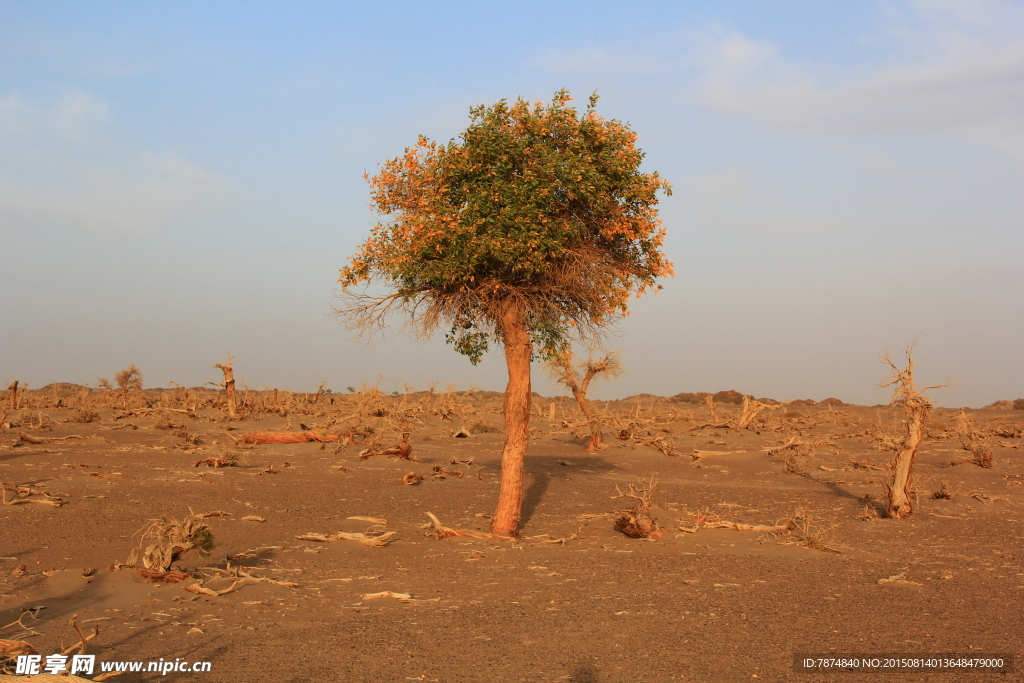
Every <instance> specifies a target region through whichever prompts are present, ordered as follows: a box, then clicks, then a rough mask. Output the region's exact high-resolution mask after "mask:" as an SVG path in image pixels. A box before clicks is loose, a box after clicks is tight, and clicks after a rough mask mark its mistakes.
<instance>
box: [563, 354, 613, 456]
mask: <svg viewBox="0 0 1024 683" xmlns="http://www.w3.org/2000/svg"><path fill="white" fill-rule="evenodd" d="M572 360H573V358H572V350H571V349H567V350H565V351H564V352H562V353H560V354H558V355H556V356H554V357H552V358H551V359H550V360H549V361H548V362H547V370H548V372H549V373H550V374H551V376H552V377H553V378H554V379H555V381H556V382H558V383H559V384H561V385H562V386H564V387H566V388H567V389H568V390H569V391H571V392H572V395H573V397H574V398H575V399H576V402H577V403H578V404H579V406H580V410H581V411H583V416H584V417H586V419H587V422H588V423H589V424H590V442H589V443H588V444H587V450H588V451H596V450H598V449H599V448H602V447H603V444H604V435H603V434H602V433H601V421H600V420H599V419H598V417H597V414H596V413H595V412H594V409H593V408H592V407H591V406H590V402H589V401H588V400H587V390H588V389H589V388H590V383H591V382H592V381H593V380H594V378H595V377H597V376H598V375H604V376H606V377H617V376H618V375H620V374H622V364H621V363H620V362H619V358H618V356H617V355H616V354H615V353H614V352H609V353H606V354H605V355H604V357H603V358H601V359H599V360H594V359H593V358H588V359H587V360H585V361H583V363H581V364H580V365H579V367H576V366H575V365H573V362H572ZM552 405H554V404H552Z"/></svg>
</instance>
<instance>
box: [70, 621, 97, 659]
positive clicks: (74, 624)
mask: <svg viewBox="0 0 1024 683" xmlns="http://www.w3.org/2000/svg"><path fill="white" fill-rule="evenodd" d="M71 628H73V629H75V631H76V632H77V633H78V642H77V643H75V644H74V645H72V646H71V647H69V648H65V649H64V650H61V654H62V655H65V656H66V655H69V654H71V653H72V652H74V651H75V650H78V654H81V655H84V654H86V647H85V644H86V643H88V642H89V641H90V640H93V639H94V638H95V637H96V636H98V635H99V634H100V627H99V626H94V627H93V632H92V635H91V636H86V635H85V634H84V633H82V628H81V627H80V626H79V625H78V615H77V614H72V615H71Z"/></svg>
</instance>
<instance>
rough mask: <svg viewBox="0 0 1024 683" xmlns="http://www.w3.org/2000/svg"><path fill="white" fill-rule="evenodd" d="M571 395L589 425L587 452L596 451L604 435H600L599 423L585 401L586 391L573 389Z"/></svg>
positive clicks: (602, 441) (584, 388)
mask: <svg viewBox="0 0 1024 683" xmlns="http://www.w3.org/2000/svg"><path fill="white" fill-rule="evenodd" d="M588 379H589V378H588ZM572 395H573V396H575V397H576V403H578V404H579V405H580V410H581V411H583V416H584V417H585V418H587V421H588V422H589V423H590V443H588V444H587V450H588V451H596V450H597V449H598V448H600V445H601V444H603V443H604V435H603V434H601V423H600V422H598V421H597V417H596V416H595V415H594V411H593V410H592V409H591V408H590V401H588V400H587V389H586V387H583V388H574V389H572Z"/></svg>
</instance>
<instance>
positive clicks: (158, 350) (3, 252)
mask: <svg viewBox="0 0 1024 683" xmlns="http://www.w3.org/2000/svg"><path fill="white" fill-rule="evenodd" d="M563 87H565V88H568V89H569V90H571V91H572V92H573V93H574V94H575V95H576V96H577V99H579V100H581V101H585V99H586V96H587V95H589V94H590V93H591V92H593V91H595V90H597V91H598V92H599V94H600V95H601V101H600V104H599V111H601V113H602V114H604V115H605V116H607V117H610V118H618V119H621V120H624V121H627V122H629V123H630V125H632V127H633V128H634V130H636V132H637V133H638V135H639V144H640V146H641V148H642V149H644V151H645V152H647V159H646V162H645V167H646V168H647V169H649V170H657V171H659V172H660V173H661V174H662V175H663V176H665V177H666V178H667V179H669V180H670V181H671V182H673V184H674V186H675V193H674V195H673V196H672V197H670V198H667V199H665V200H664V201H663V203H662V207H661V213H662V218H663V220H664V222H665V225H666V227H667V228H668V231H669V237H668V241H667V244H666V250H667V251H668V253H669V256H670V258H671V259H672V260H673V261H674V262H675V264H676V272H677V277H675V278H672V279H669V280H667V281H666V282H665V283H664V284H665V289H664V291H663V292H661V293H659V294H657V295H655V296H651V297H648V298H646V299H643V300H640V301H638V302H636V304H635V305H634V313H633V315H632V316H630V317H629V318H628V319H627V320H625V321H624V322H623V324H622V325H620V326H619V328H618V329H617V331H616V333H615V335H613V336H611V337H610V338H609V339H608V341H607V343H608V346H609V347H610V348H615V349H617V350H619V351H620V352H621V354H622V357H623V361H624V365H625V368H626V374H625V375H624V376H623V377H621V378H620V379H617V380H615V381H614V382H613V383H608V384H606V385H602V386H597V387H595V394H597V395H599V396H601V397H606V398H611V397H621V396H626V395H630V394H635V393H639V392H648V393H654V394H660V395H671V394H675V393H678V392H681V391H702V390H703V391H717V390H720V389H737V390H739V391H743V392H749V393H754V394H756V395H758V396H771V397H775V398H780V399H784V398H815V399H821V398H825V397H826V396H837V397H839V398H841V399H843V400H847V401H855V402H859V403H869V404H874V403H881V402H886V401H887V400H888V396H887V394H886V393H885V392H883V391H879V390H878V389H877V388H876V384H877V382H878V381H879V380H881V379H883V378H884V377H885V374H886V372H885V368H884V367H883V365H882V364H881V363H880V362H879V361H878V354H879V353H881V352H883V351H885V350H887V349H889V350H893V351H895V352H899V351H900V349H901V348H902V347H903V346H904V345H905V344H906V343H907V342H909V341H911V340H912V339H914V338H915V337H919V342H918V357H919V361H920V364H919V366H918V372H919V376H920V379H921V381H922V382H924V383H927V384H937V383H940V382H942V381H945V380H946V379H947V377H948V378H950V379H952V380H954V383H955V384H956V385H957V388H956V389H950V390H944V391H942V392H940V393H937V394H936V395H935V398H936V400H937V401H938V402H939V403H941V404H944V405H971V406H980V405H983V404H985V403H989V402H991V401H994V400H997V399H1003V398H1018V397H1020V396H1024V360H1022V357H1024V356H1022V354H1021V351H1020V349H1021V346H1022V343H1021V342H1022V336H1024V335H1022V333H1024V304H1022V301H1024V297H1022V296H1021V291H1020V290H1021V285H1022V283H1024V260H1022V256H1024V224H1022V219H1024V192H1022V191H1021V188H1022V187H1024V3H1020V2H985V1H979V0H975V1H971V2H951V1H936V2H912V3H904V2H878V3H870V2H858V3H852V2H850V3H817V2H795V1H794V2H781V1H780V2H775V3H747V2H733V3H729V2H724V3H723V2H684V1H676V2H645V3H637V2H561V3H539V2H536V3H534V2H519V3H508V4H498V3H481V2H461V3H457V2H408V3H403V2H380V3H369V2H330V3H328V2H322V3H320V2H305V3H283V2H281V3H275V2H238V3H229V2H212V3H210V2H203V3H200V2H195V3H189V2H147V3H136V2H123V3H113V2H89V3H75V2H33V3H28V2H3V1H0V239H2V246H0V293H2V294H3V296H2V297H0V380H6V381H10V380H12V379H15V378H17V379H21V380H23V381H26V380H27V381H29V382H30V383H31V384H32V385H34V386H37V387H38V386H41V385H43V384H46V383H48V382H51V381H73V382H91V383H92V384H93V385H94V386H95V382H96V378H97V377H101V376H102V377H109V376H111V375H112V374H113V373H114V372H115V371H117V370H118V369H120V368H122V367H124V366H125V365H127V364H128V363H129V362H134V363H136V364H137V365H139V366H140V367H141V368H142V370H143V372H144V375H145V378H146V385H147V386H166V385H167V384H168V383H169V382H170V381H175V382H178V383H181V384H185V385H196V384H200V383H203V382H206V381H210V380H215V379H216V374H217V372H216V371H215V370H213V369H212V368H211V365H212V363H214V362H216V361H218V360H219V359H221V358H222V357H223V356H224V354H225V352H230V353H232V354H233V355H235V356H236V357H237V360H236V366H237V369H238V376H239V378H240V379H241V380H242V381H243V382H245V383H246V384H247V385H249V386H251V387H254V388H260V387H275V386H276V387H281V388H286V387H287V388H292V389H296V390H307V389H311V388H313V387H315V386H316V385H317V384H319V383H320V382H322V381H326V382H327V383H328V385H329V386H330V387H331V388H333V389H335V390H343V389H344V388H345V387H347V386H359V385H360V384H362V383H364V382H369V383H371V384H372V383H375V382H376V381H377V380H378V378H384V379H385V381H384V382H383V383H382V384H381V386H382V388H389V389H390V388H400V386H401V384H402V383H403V382H405V381H408V382H409V383H411V384H412V385H414V386H416V387H418V388H425V387H426V386H428V385H429V384H430V383H431V382H436V383H437V384H438V385H439V386H444V385H446V384H448V383H450V382H453V383H455V384H456V385H457V386H459V387H460V388H465V387H467V386H470V385H475V386H479V387H481V388H485V389H493V390H501V389H502V388H503V386H504V381H505V376H504V367H503V362H502V359H501V357H500V356H496V355H493V354H492V355H491V356H489V357H488V358H486V359H485V361H484V363H483V364H481V365H480V366H478V367H475V368H474V367H472V366H470V364H469V363H468V362H467V361H466V360H465V359H464V358H463V357H461V356H459V355H457V354H456V353H454V352H453V351H452V350H451V349H450V348H449V347H447V346H446V345H445V344H444V342H443V339H434V340H431V341H428V342H424V343H420V344H415V343H413V342H410V341H408V340H407V339H405V338H404V337H402V336H400V335H395V336H391V337H388V338H387V339H383V340H380V339H378V340H377V341H376V342H375V343H374V344H373V345H372V346H370V345H366V344H362V343H356V342H354V341H353V340H352V339H351V334H350V333H349V332H347V331H346V330H345V329H343V328H342V327H341V326H340V324H339V323H338V322H337V321H336V320H335V319H333V318H331V317H330V315H329V314H330V307H331V300H332V296H333V293H334V288H335V286H336V285H335V279H336V277H337V271H338V269H339V268H340V267H341V266H342V265H344V263H345V262H346V259H347V258H348V257H349V256H350V255H351V254H352V253H354V251H355V249H356V247H357V246H358V245H359V243H360V242H362V240H363V239H365V237H366V235H367V234H368V231H369V229H370V227H371V226H372V225H373V223H374V220H375V217H374V215H373V214H372V213H371V211H370V209H369V206H368V201H369V195H368V190H367V185H366V182H365V181H364V180H363V178H362V175H363V173H364V172H366V171H369V172H371V173H372V172H373V171H374V169H375V168H376V167H377V164H379V163H380V162H382V161H384V160H385V159H387V158H389V157H393V156H396V155H398V154H400V153H401V152H402V150H403V149H404V147H406V146H407V145H410V144H412V143H414V142H415V140H416V136H417V135H418V134H421V133H422V134H425V135H427V136H429V137H432V138H436V139H442V140H447V139H449V138H452V137H455V136H457V135H458V134H459V132H460V131H461V130H462V129H463V128H464V127H465V125H466V122H467V120H468V117H467V114H468V110H469V107H470V106H472V105H475V104H491V103H493V102H495V101H497V100H499V99H501V98H510V99H511V98H515V97H518V96H523V97H525V98H527V99H529V100H549V99H550V97H551V95H552V93H554V92H555V91H556V90H558V89H560V88H563ZM395 327H396V330H397V328H398V326H397V325H396V326H395ZM534 374H535V387H536V389H537V390H538V391H540V392H541V393H543V394H547V395H551V394H553V393H556V392H557V389H555V388H554V387H553V386H552V385H551V384H550V382H549V381H548V380H546V379H544V377H543V373H542V372H541V371H540V369H539V368H537V369H536V371H535V373H534Z"/></svg>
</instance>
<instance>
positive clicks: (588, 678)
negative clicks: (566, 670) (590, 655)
mask: <svg viewBox="0 0 1024 683" xmlns="http://www.w3.org/2000/svg"><path fill="white" fill-rule="evenodd" d="M599 680H600V679H599V678H598V677H597V667H596V666H594V665H593V664H591V663H589V662H588V663H586V664H578V665H577V666H575V667H573V670H572V671H571V672H570V675H569V683H598V681H599Z"/></svg>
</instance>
